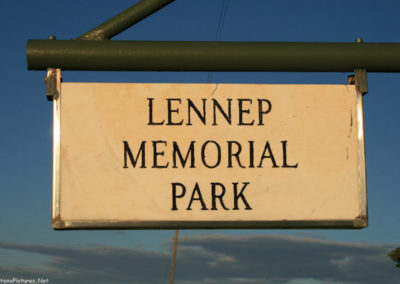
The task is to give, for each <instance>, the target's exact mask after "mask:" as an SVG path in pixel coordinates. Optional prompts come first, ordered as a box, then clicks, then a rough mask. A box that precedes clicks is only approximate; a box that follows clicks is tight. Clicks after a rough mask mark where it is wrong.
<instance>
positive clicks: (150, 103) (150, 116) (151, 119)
mask: <svg viewBox="0 0 400 284" xmlns="http://www.w3.org/2000/svg"><path fill="white" fill-rule="evenodd" d="M147 100H148V101H149V123H147V125H162V124H164V120H163V121H161V122H153V100H154V98H147Z"/></svg>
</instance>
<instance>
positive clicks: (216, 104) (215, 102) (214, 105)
mask: <svg viewBox="0 0 400 284" xmlns="http://www.w3.org/2000/svg"><path fill="white" fill-rule="evenodd" d="M212 100H213V110H214V111H213V114H214V122H213V124H212V125H217V111H216V110H217V108H218V109H219V112H220V113H221V114H222V116H223V117H224V118H225V120H226V121H227V122H228V123H229V125H231V123H232V99H226V100H227V101H228V114H227V113H226V112H225V111H224V110H223V109H222V106H221V105H220V104H219V102H218V101H217V100H216V99H212Z"/></svg>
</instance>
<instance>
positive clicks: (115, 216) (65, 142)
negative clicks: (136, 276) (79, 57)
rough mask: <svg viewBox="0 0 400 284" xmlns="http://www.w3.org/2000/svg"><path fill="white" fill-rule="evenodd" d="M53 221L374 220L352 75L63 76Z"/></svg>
mask: <svg viewBox="0 0 400 284" xmlns="http://www.w3.org/2000/svg"><path fill="white" fill-rule="evenodd" d="M54 109H55V114H54V115H55V121H54V125H55V126H54V190H53V191H54V192H53V227H54V228H55V229H79V228H362V227H366V226H367V210H366V184H365V162H364V136H363V117H362V95H361V94H360V93H359V92H357V91H356V88H355V87H354V86H346V85H236V84H111V83H107V84H106V83H62V85H61V95H60V96H59V97H58V98H56V100H55V108H54Z"/></svg>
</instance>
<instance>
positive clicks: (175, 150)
mask: <svg viewBox="0 0 400 284" xmlns="http://www.w3.org/2000/svg"><path fill="white" fill-rule="evenodd" d="M194 143H195V141H192V142H190V146H189V149H188V151H187V152H186V156H185V158H183V156H182V153H181V150H180V149H179V146H178V143H176V141H174V142H173V148H172V161H173V163H174V165H173V168H177V166H176V164H177V163H176V156H178V157H179V160H180V161H181V165H182V168H184V167H185V165H186V162H187V160H188V159H189V155H190V167H191V168H194V167H195V166H194V165H195V163H194V162H195V160H194Z"/></svg>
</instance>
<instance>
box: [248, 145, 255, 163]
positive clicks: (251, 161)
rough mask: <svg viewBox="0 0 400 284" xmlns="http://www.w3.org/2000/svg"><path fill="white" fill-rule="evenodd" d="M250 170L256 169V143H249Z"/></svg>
mask: <svg viewBox="0 0 400 284" xmlns="http://www.w3.org/2000/svg"><path fill="white" fill-rule="evenodd" d="M249 168H254V141H249Z"/></svg>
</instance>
